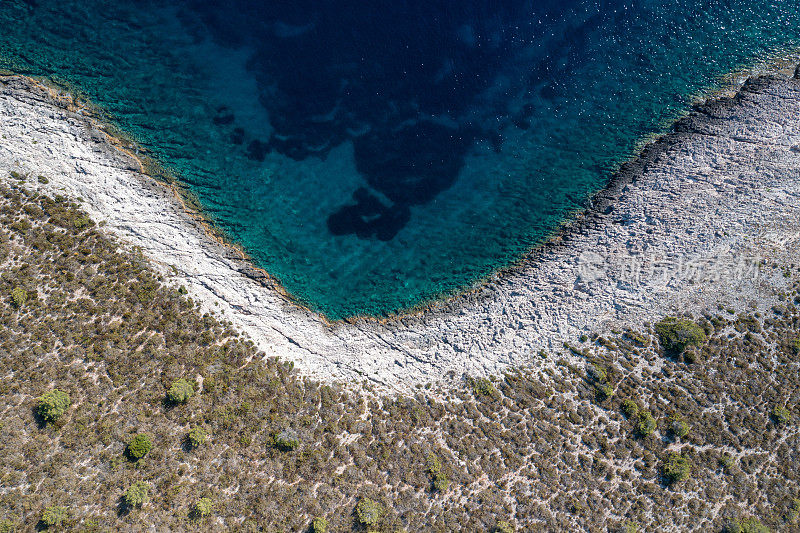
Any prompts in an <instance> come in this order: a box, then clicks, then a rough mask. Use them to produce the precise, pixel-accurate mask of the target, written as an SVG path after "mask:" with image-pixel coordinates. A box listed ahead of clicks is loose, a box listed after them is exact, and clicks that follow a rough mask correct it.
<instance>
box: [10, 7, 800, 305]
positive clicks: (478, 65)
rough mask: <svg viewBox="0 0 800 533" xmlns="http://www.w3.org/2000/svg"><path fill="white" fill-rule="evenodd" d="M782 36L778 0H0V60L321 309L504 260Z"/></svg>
mask: <svg viewBox="0 0 800 533" xmlns="http://www.w3.org/2000/svg"><path fill="white" fill-rule="evenodd" d="M798 48H800V2H799V1H797V0H773V1H770V2H759V1H753V0H747V1H744V0H727V1H725V0H717V1H714V0H641V1H632V2H621V1H613V0H609V1H577V0H560V1H549V0H545V1H516V2H514V1H501V0H493V1H488V0H484V1H476V0H461V1H458V2H456V1H452V0H451V1H440V0H425V1H419V0H392V1H386V0H373V1H371V2H367V3H364V4H362V3H360V2H344V1H340V0H316V1H308V0H293V1H283V0H278V1H255V0H219V1H213V2H210V1H205V0H174V1H170V2H158V1H154V0H128V1H125V0H118V1H114V2H107V1H100V0H82V1H79V0H57V1H56V0H0V70H2V71H8V72H14V73H20V74H26V75H30V76H34V77H39V78H46V79H47V80H49V82H50V83H53V84H56V85H58V86H61V87H64V88H66V89H68V90H70V91H72V92H73V93H74V94H75V95H77V96H78V97H79V98H80V99H81V100H82V101H84V102H86V103H87V105H89V106H91V107H92V108H93V109H95V110H96V112H97V113H98V114H99V115H101V116H102V118H103V120H105V121H107V123H108V124H109V126H110V127H113V128H115V130H117V131H119V132H121V133H122V134H124V135H125V136H126V137H127V138H129V139H131V140H132V141H134V142H135V143H136V145H137V146H138V147H139V150H140V153H141V154H142V155H146V156H147V157H148V158H149V159H151V160H152V161H154V162H157V164H158V166H159V167H160V168H162V169H163V171H164V173H165V174H166V175H168V176H170V179H174V180H177V182H178V183H180V185H181V188H182V189H183V190H184V191H185V192H186V194H187V195H190V196H192V197H193V198H196V201H197V202H198V203H199V206H200V207H201V209H202V213H203V215H204V216H205V217H206V218H207V219H208V220H209V221H210V222H211V223H213V225H214V226H215V227H216V228H217V229H218V230H219V231H220V232H222V234H224V235H225V237H226V238H227V239H229V240H230V241H231V242H233V243H236V244H237V245H239V246H240V247H241V248H242V249H243V250H245V251H246V252H247V254H248V255H249V256H250V258H251V259H252V261H253V262H254V263H255V264H256V265H257V266H259V267H261V268H263V269H264V270H266V271H267V272H268V273H269V274H271V275H272V276H273V277H274V278H276V279H277V280H278V281H279V282H280V283H281V284H282V286H283V287H284V288H285V290H286V292H287V293H288V294H289V295H290V296H291V298H292V299H293V300H294V301H295V302H297V303H298V304H300V305H303V306H307V307H309V308H310V309H313V310H314V311H317V312H319V313H321V314H323V315H324V316H325V317H327V318H328V319H330V320H340V319H345V318H349V317H354V316H389V315H395V314H398V313H403V312H406V311H409V310H414V309H419V308H422V307H424V306H426V305H428V304H430V303H431V302H434V301H437V300H440V299H443V298H448V297H451V296H452V295H455V294H458V293H461V292H464V291H468V290H470V289H472V288H474V287H476V286H478V285H479V284H481V283H482V282H483V281H485V280H486V279H488V278H490V277H491V276H492V274H493V273H495V272H497V271H498V270H499V269H504V268H508V267H511V266H513V265H515V264H517V263H518V262H519V261H520V260H521V259H522V258H524V257H525V256H526V255H527V254H528V253H529V252H530V251H531V250H533V249H535V248H536V247H537V246H538V245H540V244H541V243H543V242H544V241H545V240H546V239H548V238H549V237H550V236H552V235H553V233H554V232H556V231H557V230H558V229H559V228H560V227H562V226H563V225H564V224H566V223H568V222H569V221H570V220H572V219H574V217H575V216H576V215H577V214H579V213H580V212H581V211H582V210H583V209H585V208H586V206H587V203H588V202H589V200H590V198H591V197H592V195H594V194H595V193H596V192H597V191H598V190H600V189H602V188H603V187H605V186H606V185H607V184H608V182H609V180H610V179H612V177H613V175H614V172H615V171H616V169H618V168H619V165H620V164H621V163H623V162H624V161H626V160H628V159H630V158H632V157H635V155H636V153H637V151H638V150H640V149H641V147H642V145H643V143H645V142H647V140H649V139H652V138H654V137H655V136H658V135H659V134H662V133H664V132H666V131H669V128H670V126H671V124H672V123H673V122H674V120H676V119H677V118H679V117H680V116H681V115H683V114H685V113H687V112H688V111H689V110H690V109H691V106H692V104H693V103H694V102H696V101H697V99H698V98H702V97H704V96H706V95H709V94H713V93H715V92H718V91H721V90H723V89H725V88H727V87H730V86H734V85H735V83H736V82H737V81H741V79H742V77H743V76H744V73H747V72H751V71H754V70H758V69H759V68H761V69H768V68H770V66H771V65H775V64H777V62H779V61H780V60H782V59H786V58H797V57H798V56H797V51H798ZM0 127H2V124H0ZM154 216H157V214H154Z"/></svg>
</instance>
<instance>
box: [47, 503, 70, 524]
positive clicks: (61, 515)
mask: <svg viewBox="0 0 800 533" xmlns="http://www.w3.org/2000/svg"><path fill="white" fill-rule="evenodd" d="M66 519H67V508H66V507H62V506H60V505H51V506H50V507H47V508H46V509H45V510H44V512H43V513H42V525H43V526H44V527H58V526H60V525H61V524H63V523H64V520H66Z"/></svg>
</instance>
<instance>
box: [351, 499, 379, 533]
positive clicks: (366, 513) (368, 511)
mask: <svg viewBox="0 0 800 533" xmlns="http://www.w3.org/2000/svg"><path fill="white" fill-rule="evenodd" d="M383 512H384V511H383V506H382V505H381V504H380V503H378V502H376V501H375V500H371V499H369V498H364V499H362V500H361V501H359V502H358V505H356V517H357V518H358V523H359V524H361V525H362V526H366V527H375V526H377V525H378V524H379V523H380V521H381V518H383Z"/></svg>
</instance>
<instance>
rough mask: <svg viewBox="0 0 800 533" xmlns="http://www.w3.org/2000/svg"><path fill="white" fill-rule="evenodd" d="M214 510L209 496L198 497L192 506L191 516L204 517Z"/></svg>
mask: <svg viewBox="0 0 800 533" xmlns="http://www.w3.org/2000/svg"><path fill="white" fill-rule="evenodd" d="M213 511H214V501H213V500H212V499H211V498H205V497H204V498H200V499H199V500H197V501H196V502H195V504H194V505H193V506H192V516H193V517H195V518H205V517H207V516H209V515H211V513H212V512H213Z"/></svg>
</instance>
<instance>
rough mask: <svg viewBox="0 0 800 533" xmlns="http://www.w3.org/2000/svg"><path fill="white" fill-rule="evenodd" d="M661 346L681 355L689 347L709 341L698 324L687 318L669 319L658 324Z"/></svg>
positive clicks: (657, 330) (657, 329)
mask: <svg viewBox="0 0 800 533" xmlns="http://www.w3.org/2000/svg"><path fill="white" fill-rule="evenodd" d="M656 333H658V338H659V340H660V341H661V346H663V347H664V349H665V350H666V351H668V352H673V353H680V352H682V351H683V350H684V349H685V348H686V347H687V346H699V345H701V344H703V343H704V342H706V340H707V339H708V337H707V335H706V332H705V331H704V330H703V328H701V327H700V326H699V325H698V324H696V323H694V322H692V321H691V320H688V319H685V318H675V317H667V318H665V319H663V320H661V321H660V322H658V323H657V324H656Z"/></svg>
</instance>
